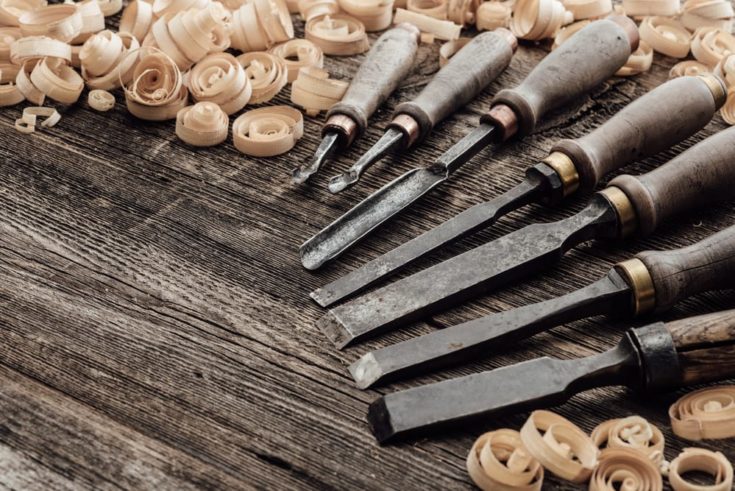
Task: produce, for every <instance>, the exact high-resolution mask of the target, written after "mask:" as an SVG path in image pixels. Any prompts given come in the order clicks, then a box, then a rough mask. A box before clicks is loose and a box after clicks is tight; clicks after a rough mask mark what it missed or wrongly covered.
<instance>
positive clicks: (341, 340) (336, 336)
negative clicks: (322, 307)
mask: <svg viewBox="0 0 735 491" xmlns="http://www.w3.org/2000/svg"><path fill="white" fill-rule="evenodd" d="M317 326H318V327H319V329H320V330H321V331H322V332H323V333H324V335H325V336H327V338H328V339H329V340H330V341H332V342H333V343H334V345H335V346H336V347H337V349H340V350H341V349H343V348H345V347H347V346H348V345H349V344H350V343H352V342H353V341H354V338H353V337H352V334H351V333H350V332H349V331H348V330H347V329H345V327H344V325H342V322H341V321H340V320H339V317H337V315H336V314H335V313H334V312H333V311H331V310H330V311H329V312H327V314H326V315H324V316H323V317H322V318H321V319H319V322H318V323H317Z"/></svg>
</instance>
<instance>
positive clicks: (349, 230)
mask: <svg viewBox="0 0 735 491" xmlns="http://www.w3.org/2000/svg"><path fill="white" fill-rule="evenodd" d="M494 129H495V127H494V126H490V125H488V124H481V125H480V126H479V127H477V128H476V129H475V130H474V131H472V132H471V133H470V134H468V135H467V136H465V137H464V138H462V140H460V141H459V142H458V143H456V144H455V145H454V146H453V147H452V148H450V149H449V150H447V152H446V153H444V155H442V156H441V157H439V159H438V161H437V162H436V163H435V164H434V165H432V166H431V167H419V168H417V169H413V170H410V171H408V172H406V173H405V174H403V175H402V176H399V177H398V178H396V179H394V180H393V181H391V182H389V183H388V184H386V185H385V186H383V187H382V188H380V189H379V190H377V191H376V192H374V193H373V194H371V195H370V196H368V197H367V198H365V199H364V200H363V201H362V202H360V203H358V204H357V205H356V206H355V207H354V208H352V209H351V210H350V211H348V212H347V213H345V214H344V215H342V216H341V217H339V218H338V219H337V220H335V221H334V222H332V223H331V224H329V225H327V227H325V228H324V229H322V230H321V231H320V232H319V233H317V234H316V235H315V236H314V237H312V238H311V239H309V240H307V241H306V242H304V244H302V246H301V248H300V250H299V252H300V253H301V262H302V264H303V265H304V267H305V268H306V269H317V268H318V267H320V266H321V265H323V264H324V263H325V262H327V261H329V260H331V259H334V258H335V257H337V256H339V255H340V254H342V253H343V252H344V251H346V250H347V249H348V248H349V247H350V246H352V245H354V244H355V243H356V242H357V241H359V240H360V239H361V238H362V237H365V236H366V235H368V234H369V233H370V232H371V231H372V230H373V229H375V228H376V227H377V226H379V225H380V224H382V223H383V222H385V221H387V220H388V219H390V218H391V217H392V216H394V215H396V214H397V213H399V212H400V211H401V210H403V209H405V208H407V207H408V206H410V205H411V203H413V202H415V201H416V200H418V199H419V198H421V197H422V196H423V195H425V194H426V193H428V192H429V191H431V190H432V189H433V188H434V187H436V186H438V185H439V184H441V183H442V182H444V181H445V180H446V179H447V178H448V177H449V176H450V175H452V173H453V172H454V171H455V170H456V169H458V168H459V167H461V166H462V165H463V164H464V163H465V162H467V161H468V160H470V159H471V158H472V157H473V156H474V155H475V154H476V153H477V152H479V151H480V150H481V149H482V148H484V147H486V146H487V145H488V144H490V143H491V142H492V140H493V138H494V135H493V133H494V131H493V130H494Z"/></svg>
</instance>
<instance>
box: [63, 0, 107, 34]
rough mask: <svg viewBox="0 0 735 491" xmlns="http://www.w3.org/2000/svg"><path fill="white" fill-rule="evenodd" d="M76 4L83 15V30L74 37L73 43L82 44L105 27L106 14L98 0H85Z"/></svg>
mask: <svg viewBox="0 0 735 491" xmlns="http://www.w3.org/2000/svg"><path fill="white" fill-rule="evenodd" d="M75 5H76V6H77V10H78V11H79V14H80V15H81V16H82V30H81V32H80V33H79V35H77V37H75V38H74V39H72V41H71V43H72V44H81V43H83V42H84V41H86V40H87V39H89V37H90V36H91V35H92V34H94V33H96V32H100V31H102V30H104V29H105V16H104V14H103V13H102V10H101V9H100V4H99V3H98V2H97V0H84V1H83V2H79V3H77V4H75Z"/></svg>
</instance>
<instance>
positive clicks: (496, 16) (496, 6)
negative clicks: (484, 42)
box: [475, 2, 513, 31]
mask: <svg viewBox="0 0 735 491" xmlns="http://www.w3.org/2000/svg"><path fill="white" fill-rule="evenodd" d="M511 4H512V2H484V3H481V4H480V6H479V7H478V8H477V12H476V13H475V23H476V26H477V29H478V30H480V31H483V30H487V31H491V30H493V29H496V28H498V27H509V26H510V19H511V15H512V13H513V8H512V7H511Z"/></svg>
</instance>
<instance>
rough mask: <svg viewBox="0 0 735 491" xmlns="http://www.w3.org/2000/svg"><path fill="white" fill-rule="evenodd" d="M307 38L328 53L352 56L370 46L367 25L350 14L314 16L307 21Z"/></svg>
mask: <svg viewBox="0 0 735 491" xmlns="http://www.w3.org/2000/svg"><path fill="white" fill-rule="evenodd" d="M305 31H306V39H308V40H309V41H311V42H312V43H314V44H315V45H317V46H319V48H321V50H322V52H323V53H324V54H326V55H336V56H350V55H357V54H360V53H364V52H365V51H367V50H368V49H369V48H370V43H369V42H368V38H367V34H366V32H365V26H363V25H362V22H360V21H359V20H357V19H355V18H354V17H350V16H348V15H342V14H338V15H333V16H329V15H327V16H324V17H317V18H313V19H311V20H309V21H307V23H306V28H305Z"/></svg>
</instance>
